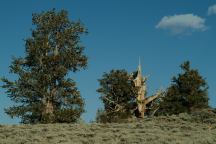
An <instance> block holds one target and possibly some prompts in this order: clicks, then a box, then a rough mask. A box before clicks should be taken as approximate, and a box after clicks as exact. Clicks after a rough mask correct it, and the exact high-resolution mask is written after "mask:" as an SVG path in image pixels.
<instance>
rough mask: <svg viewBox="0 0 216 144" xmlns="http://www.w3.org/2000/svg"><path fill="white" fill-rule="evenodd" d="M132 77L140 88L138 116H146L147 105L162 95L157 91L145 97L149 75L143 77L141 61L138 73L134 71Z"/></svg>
mask: <svg viewBox="0 0 216 144" xmlns="http://www.w3.org/2000/svg"><path fill="white" fill-rule="evenodd" d="M131 78H132V79H133V81H134V84H135V86H136V87H137V88H138V95H137V111H138V113H139V114H138V115H137V116H138V117H140V118H144V116H145V111H146V105H147V104H148V103H150V102H152V101H153V100H155V99H157V98H158V97H159V95H160V93H157V94H156V95H154V96H150V97H147V98H145V96H146V80H147V77H142V69H141V64H140V63H139V66H138V70H137V72H136V73H133V74H132V75H131Z"/></svg>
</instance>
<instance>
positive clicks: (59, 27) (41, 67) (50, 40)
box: [2, 9, 87, 124]
mask: <svg viewBox="0 0 216 144" xmlns="http://www.w3.org/2000/svg"><path fill="white" fill-rule="evenodd" d="M32 22H33V25H34V26H35V29H33V30H32V36H31V37H30V38H27V39H26V41H25V42H26V43H25V52H26V56H25V57H23V58H14V59H13V62H12V64H11V66H10V72H11V73H14V74H16V75H18V79H17V80H15V81H10V80H8V79H7V78H2V81H3V82H4V85H3V86H2V87H3V88H5V89H6V90H7V91H6V92H7V94H8V96H9V98H10V99H11V100H12V101H14V102H15V103H16V105H14V106H12V107H9V108H6V109H5V111H6V113H7V114H8V115H10V116H11V117H19V118H21V123H31V124H34V123H58V122H60V123H62V122H66V123H70V122H76V121H77V120H78V119H79V118H80V115H81V114H82V113H83V112H84V108H83V107H84V101H83V99H82V97H81V96H80V92H79V91H78V90H77V88H76V83H75V82H74V81H73V80H72V79H70V78H68V76H67V75H68V74H69V72H70V71H72V72H76V71H79V70H80V69H82V68H85V67H86V66H87V57H86V56H85V55H84V54H83V50H84V47H83V46H82V45H81V43H80V35H81V34H85V33H86V29H85V28H84V27H83V25H82V24H81V22H79V21H78V22H73V21H70V20H69V18H68V13H67V11H65V10H61V11H59V12H57V11H56V10H54V9H53V10H50V11H47V12H42V13H38V14H33V18H32Z"/></svg>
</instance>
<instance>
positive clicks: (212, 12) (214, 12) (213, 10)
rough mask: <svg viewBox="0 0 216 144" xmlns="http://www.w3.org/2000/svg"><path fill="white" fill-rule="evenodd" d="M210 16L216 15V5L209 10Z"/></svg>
mask: <svg viewBox="0 0 216 144" xmlns="http://www.w3.org/2000/svg"><path fill="white" fill-rule="evenodd" d="M208 15H216V4H215V5H212V6H210V7H209V8H208Z"/></svg>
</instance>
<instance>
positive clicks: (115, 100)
mask: <svg viewBox="0 0 216 144" xmlns="http://www.w3.org/2000/svg"><path fill="white" fill-rule="evenodd" d="M99 83H100V88H99V89H98V90H97V91H98V92H99V93H100V94H101V97H100V99H101V100H102V102H103V103H104V112H103V111H101V110H99V111H98V116H97V121H101V120H102V121H107V122H113V121H118V120H119V119H125V118H129V117H131V116H132V113H133V111H132V110H133V108H135V107H136V96H137V88H136V87H135V85H134V82H133V81H132V80H130V75H129V74H128V73H127V71H125V70H111V71H110V72H109V73H104V75H103V77H102V79H99ZM100 117H101V119H100ZM105 119H106V120H105Z"/></svg>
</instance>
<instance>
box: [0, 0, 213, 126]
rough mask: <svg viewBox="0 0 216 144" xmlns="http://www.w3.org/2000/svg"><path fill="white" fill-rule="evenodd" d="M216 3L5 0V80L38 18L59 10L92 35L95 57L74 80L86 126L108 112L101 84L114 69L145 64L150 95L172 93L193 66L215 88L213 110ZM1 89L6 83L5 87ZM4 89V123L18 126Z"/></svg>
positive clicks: (0, 5)
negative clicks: (183, 69)
mask: <svg viewBox="0 0 216 144" xmlns="http://www.w3.org/2000/svg"><path fill="white" fill-rule="evenodd" d="M215 4H216V1H215V0H205V1H204V0H203V1H201V0H200V1H195V0H164V1H160V2H159V1H158V0H91V1H90V0H89V1H86V0H55V1H51V0H44V1H33V0H31V1H29V0H19V1H12V0H7V1H6V0H4V1H3V0H2V1H0V18H1V23H0V76H6V77H8V78H11V79H14V78H15V76H13V75H11V74H8V72H9V68H8V67H9V65H10V63H11V57H12V56H24V54H25V48H24V45H25V43H24V39H25V38H27V37H29V36H30V34H31V31H30V30H31V28H33V26H32V22H31V17H32V13H34V12H41V11H46V10H50V9H52V8H56V9H57V10H61V9H65V10H67V11H68V12H69V16H70V19H71V20H79V19H80V20H81V21H82V22H83V23H84V24H85V26H86V27H87V28H88V31H89V34H88V35H86V36H83V37H82V43H83V45H85V46H86V50H85V54H86V55H87V56H88V57H89V64H88V68H87V69H86V70H83V71H80V72H77V73H75V74H72V75H71V77H72V78H73V79H75V80H76V81H77V84H78V88H79V90H80V91H81V95H82V96H83V97H84V99H85V102H86V107H85V109H86V113H84V114H83V115H82V118H83V119H84V120H85V121H91V120H94V118H95V114H96V110H97V109H98V108H101V107H102V103H101V101H100V100H99V99H98V97H99V94H98V93H97V92H96V89H97V88H98V87H99V85H98V81H97V79H99V78H101V76H102V74H103V73H104V72H108V71H110V70H111V69H126V70H128V71H129V72H132V71H134V70H136V69H137V65H138V59H139V57H140V58H141V63H142V69H143V74H144V75H150V77H149V79H148V83H147V84H148V94H149V95H151V94H153V93H155V91H156V90H157V89H159V88H161V87H163V88H167V87H168V86H169V84H170V82H171V78H172V77H173V76H174V75H176V74H178V73H179V72H180V68H179V65H180V64H181V63H182V62H183V61H185V60H190V61H191V64H192V67H193V68H198V69H199V71H200V73H201V75H202V76H204V77H205V78H206V80H207V82H208V84H209V87H210V89H209V98H210V101H209V103H210V105H211V106H212V107H216V97H215V96H216V91H215V89H216V76H215V73H216V69H215V68H214V66H215V61H216V57H215V56H216V43H215V37H216V5H215ZM0 85H2V83H1V82H0ZM4 91H5V90H3V89H0V123H1V124H14V123H18V122H19V119H11V118H10V117H8V116H7V115H6V114H4V110H3V109H4V108H5V107H8V106H10V105H13V102H11V101H10V100H9V99H8V98H7V95H6V94H5V93H4Z"/></svg>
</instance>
